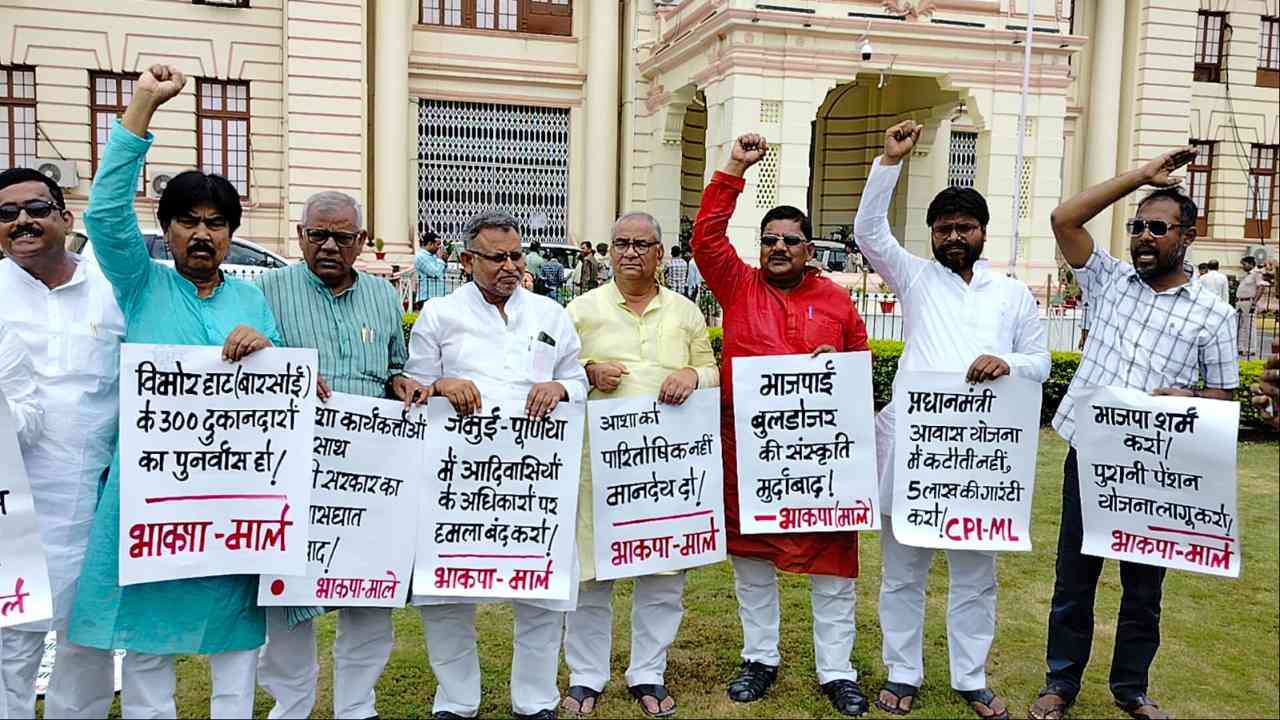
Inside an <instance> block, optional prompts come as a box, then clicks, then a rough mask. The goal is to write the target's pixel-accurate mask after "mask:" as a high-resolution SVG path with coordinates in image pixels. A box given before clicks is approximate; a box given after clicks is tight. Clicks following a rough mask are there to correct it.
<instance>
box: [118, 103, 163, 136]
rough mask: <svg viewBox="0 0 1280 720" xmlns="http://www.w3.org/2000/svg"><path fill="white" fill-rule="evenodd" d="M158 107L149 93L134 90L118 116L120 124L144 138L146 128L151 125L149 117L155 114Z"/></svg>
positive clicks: (158, 104)
mask: <svg viewBox="0 0 1280 720" xmlns="http://www.w3.org/2000/svg"><path fill="white" fill-rule="evenodd" d="M158 107H160V103H159V101H158V100H157V99H156V98H155V97H154V96H152V95H151V94H150V93H144V92H135V93H134V95H133V100H132V101H130V103H129V107H127V108H125V111H124V115H122V116H121V117H120V124H121V125H123V126H124V129H125V130H128V131H129V132H131V133H133V134H134V135H137V136H138V137H140V138H145V137H146V136H147V128H149V127H151V117H152V116H153V115H155V113H156V108H158Z"/></svg>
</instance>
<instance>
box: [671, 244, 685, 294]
mask: <svg viewBox="0 0 1280 720" xmlns="http://www.w3.org/2000/svg"><path fill="white" fill-rule="evenodd" d="M666 280H667V287H668V288H670V289H672V290H675V291H676V292H681V291H682V289H683V288H685V287H687V286H688V284H689V261H688V260H685V259H684V248H682V247H680V246H679V245H675V246H672V248H671V260H670V261H668V262H667V272H666Z"/></svg>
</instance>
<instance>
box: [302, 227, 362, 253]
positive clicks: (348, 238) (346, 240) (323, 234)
mask: <svg viewBox="0 0 1280 720" xmlns="http://www.w3.org/2000/svg"><path fill="white" fill-rule="evenodd" d="M302 234H303V235H305V236H306V237H307V242H309V243H311V244H312V245H315V246H322V245H324V244H325V243H327V242H329V238H333V242H334V243H335V244H336V245H337V246H338V247H340V248H349V247H351V246H352V245H355V244H356V239H357V238H359V235H358V234H357V233H353V232H345V231H342V230H325V229H323V228H303V230H302Z"/></svg>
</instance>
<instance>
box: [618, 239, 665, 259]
mask: <svg viewBox="0 0 1280 720" xmlns="http://www.w3.org/2000/svg"><path fill="white" fill-rule="evenodd" d="M657 245H658V241H657V240H641V239H639V238H614V239H613V249H614V252H616V253H618V254H619V255H626V254H627V253H628V252H630V251H632V250H635V251H636V254H637V255H644V254H645V253H647V252H649V251H650V250H652V249H653V248H655V247H657Z"/></svg>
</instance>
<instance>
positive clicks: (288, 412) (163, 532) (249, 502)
mask: <svg viewBox="0 0 1280 720" xmlns="http://www.w3.org/2000/svg"><path fill="white" fill-rule="evenodd" d="M315 366H316V351H315V350H301V349H281V348H268V349H266V350H261V351H259V352H256V353H254V354H252V355H250V356H249V357H247V358H245V359H244V360H243V361H242V362H239V363H228V362H225V361H224V360H223V359H222V348H218V347H200V346H191V345H138V344H131V343H126V344H125V345H124V346H123V347H122V349H121V357H120V584H121V585H132V584H134V583H143V582H153V581H157V580H174V579H179V578H190V577H204V576H210V575H232V574H253V575H257V574H260V573H280V574H292V575H301V574H303V573H305V572H306V565H307V530H308V528H307V523H306V522H305V518H306V514H305V513H306V508H307V507H308V506H309V504H310V497H311V471H310V466H311V443H312V431H313V426H314V421H315V385H316V376H315Z"/></svg>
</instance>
